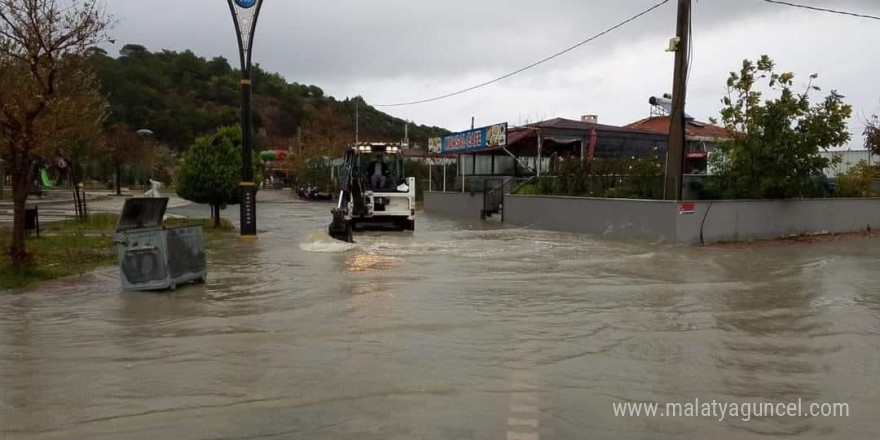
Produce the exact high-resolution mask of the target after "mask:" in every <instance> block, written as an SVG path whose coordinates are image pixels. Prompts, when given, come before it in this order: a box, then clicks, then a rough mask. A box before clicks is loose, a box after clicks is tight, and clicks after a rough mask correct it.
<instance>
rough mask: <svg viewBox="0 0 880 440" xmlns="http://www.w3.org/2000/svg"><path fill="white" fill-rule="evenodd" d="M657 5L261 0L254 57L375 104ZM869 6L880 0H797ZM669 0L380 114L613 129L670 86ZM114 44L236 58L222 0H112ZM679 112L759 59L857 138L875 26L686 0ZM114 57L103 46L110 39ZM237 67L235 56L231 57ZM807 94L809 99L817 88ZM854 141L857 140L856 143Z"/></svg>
mask: <svg viewBox="0 0 880 440" xmlns="http://www.w3.org/2000/svg"><path fill="white" fill-rule="evenodd" d="M659 1H660V0H590V1H584V0H542V1H534V0H531V1H526V0H478V1H474V0H469V1H464V0H441V1H427V0H321V1H318V0H295V1H294V0H265V5H264V6H263V12H262V16H261V18H260V24H259V28H258V31H257V37H256V43H255V48H254V55H253V59H254V62H258V63H260V64H261V65H262V66H263V67H264V68H265V69H267V70H269V71H275V72H279V73H281V74H282V75H284V76H285V77H286V78H287V79H288V80H290V81H297V82H300V83H307V84H315V85H318V86H320V87H322V88H323V89H324V90H325V91H326V92H327V93H328V94H331V95H333V96H336V97H337V98H340V99H344V98H345V97H349V96H356V95H361V96H363V97H364V98H365V99H366V100H367V102H369V103H370V104H384V103H396V102H401V101H412V100H418V99H423V98H430V97H433V96H436V95H442V94H445V93H448V92H452V91H456V90H459V89H462V88H465V87H468V86H471V85H473V84H475V83H480V82H482V81H486V80H488V79H491V78H494V77H497V76H500V75H503V74H505V73H508V72H510V71H512V70H515V69H517V68H519V67H522V66H523V65H526V64H529V63H531V62H533V61H536V60H538V59H540V58H543V57H544V56H547V55H549V54H552V53H555V52H557V51H559V50H560V49H562V48H565V47H567V46H570V45H572V44H574V43H576V42H578V41H581V40H583V39H586V38H587V37H589V36H591V35H593V34H595V33H597V32H599V31H601V30H603V29H605V28H607V27H609V26H611V25H614V24H616V23H618V22H620V21H622V20H624V19H626V18H629V17H630V16H632V15H635V14H636V13H638V12H641V11H642V10H644V9H647V8H648V7H650V6H651V5H653V4H655V3H658V2H659ZM796 1H797V2H799V3H803V4H810V5H815V6H826V7H832V8H838V9H846V10H851V11H855V12H862V13H868V14H873V15H880V1H878V0H796ZM676 3H677V2H676V1H674V0H673V1H670V2H669V3H668V4H666V5H665V6H663V7H662V8H661V9H659V10H657V11H654V12H653V13H651V14H650V15H648V16H645V17H644V18H642V19H640V20H639V21H637V22H635V23H632V24H630V25H628V26H627V27H624V28H621V29H619V30H618V31H616V32H614V33H612V34H609V35H607V36H605V37H602V38H601V39H599V40H596V41H595V42H593V43H590V44H588V45H586V46H583V47H581V48H580V49H577V50H575V51H573V52H570V53H568V54H567V55H565V56H563V57H562V58H559V59H556V60H554V61H552V62H550V63H548V64H545V65H543V66H540V67H538V68H535V69H532V70H530V71H528V72H525V73H523V74H521V75H519V76H516V77H514V78H511V79H508V80H505V81H504V82H501V83H498V84H495V85H492V86H489V87H486V88H484V89H481V90H478V91H475V92H472V93H469V94H466V95H463V96H459V97H454V98H450V99H447V100H444V101H440V102H434V103H428V104H421V105H416V106H410V107H395V108H387V109H385V108H383V109H382V110H384V111H387V112H388V113H391V114H393V115H395V116H398V117H401V118H406V119H410V120H413V121H415V122H417V123H421V124H429V125H439V126H442V127H444V128H448V129H450V130H461V129H466V128H468V127H469V125H470V118H471V116H474V117H476V121H477V125H489V124H493V123H497V122H504V121H506V122H509V123H511V124H513V125H518V124H521V123H525V122H530V121H531V122H533V121H535V120H539V119H549V118H553V117H557V116H559V117H566V118H572V119H578V118H579V117H580V116H581V115H584V114H598V115H599V117H600V122H603V123H608V124H617V125H622V124H626V123H629V122H633V121H636V120H638V119H641V118H644V117H647V116H648V112H649V105H648V104H647V100H648V98H649V97H650V96H652V95H658V94H662V93H665V92H669V91H670V89H671V88H672V68H673V66H672V64H673V55H672V54H669V53H666V52H665V51H664V49H665V48H666V46H667V42H668V40H669V38H671V37H672V36H673V35H674V33H675V8H676V5H675V4H676ZM107 8H108V10H109V12H110V13H111V14H113V15H114V16H115V17H116V18H117V19H118V20H119V24H118V25H117V27H116V29H115V30H114V37H115V38H116V39H117V45H116V49H117V50H118V48H119V47H121V45H122V44H125V43H139V44H143V45H145V46H147V48H149V49H151V50H160V49H174V50H184V49H192V50H193V51H194V52H196V53H197V54H198V55H200V56H205V57H212V56H216V55H223V56H225V57H227V58H228V59H230V60H237V57H236V55H235V54H236V41H235V37H234V30H233V25H232V19H231V17H230V15H229V8H228V6H227V5H226V1H225V0H178V1H174V0H151V1H144V0H107ZM693 21H694V45H695V58H694V64H693V67H692V73H691V80H690V92H689V93H690V96H689V99H688V112H689V113H691V114H692V115H694V116H695V117H697V118H699V119H703V120H705V119H708V118H709V117H713V116H714V117H717V116H718V111H719V109H720V103H719V101H720V98H721V97H722V95H723V94H724V92H725V82H726V79H727V76H728V74H729V72H730V71H731V70H736V69H737V68H738V66H740V65H741V62H742V60H743V59H744V58H752V59H754V58H756V57H758V56H759V55H761V54H767V55H770V56H771V57H772V58H773V59H775V60H776V61H777V65H778V66H779V68H780V70H784V71H793V72H795V73H796V74H798V75H799V78H800V79H801V80H802V82H803V83H804V84H805V82H806V80H807V77H808V76H809V74H811V73H819V74H820V78H819V85H820V86H822V87H823V92H827V91H829V90H831V89H837V90H838V91H840V93H842V94H844V95H845V96H846V97H847V102H849V103H850V104H852V105H853V106H854V108H855V111H856V117H854V119H853V121H851V124H850V125H851V129H852V131H853V132H854V133H860V132H861V129H862V128H863V126H864V124H863V123H862V120H863V115H868V114H872V113H876V112H878V111H880V74H878V72H880V56H878V54H877V50H878V49H877V41H880V21H873V20H864V19H857V18H852V17H842V16H837V15H832V14H827V13H819V12H811V11H806V10H801V9H795V8H791V7H785V6H777V5H772V4H768V3H765V2H763V1H760V0H695V3H694V18H693ZM108 49H109V50H110V51H111V52H114V53H115V52H116V50H114V48H108ZM236 62H237V61H236ZM817 98H818V97H817ZM860 144H861V136H860V135H859V136H858V138H857V139H854V144H853V146H857V145H860Z"/></svg>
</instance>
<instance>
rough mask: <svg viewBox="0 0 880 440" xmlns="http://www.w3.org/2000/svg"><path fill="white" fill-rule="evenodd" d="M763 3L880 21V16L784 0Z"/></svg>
mask: <svg viewBox="0 0 880 440" xmlns="http://www.w3.org/2000/svg"><path fill="white" fill-rule="evenodd" d="M762 1H764V2H767V3H773V4H776V5H783V6H791V7H793V8H802V9H809V10H811V11H819V12H830V13H832V14H839V15H848V16H850V17H858V18H867V19H870V20H880V16H876V15H868V14H858V13H855V12H849V11H841V10H837V9H829V8H820V7H818V6H810V5H802V4H798V3H791V2H787V1H782V0H762Z"/></svg>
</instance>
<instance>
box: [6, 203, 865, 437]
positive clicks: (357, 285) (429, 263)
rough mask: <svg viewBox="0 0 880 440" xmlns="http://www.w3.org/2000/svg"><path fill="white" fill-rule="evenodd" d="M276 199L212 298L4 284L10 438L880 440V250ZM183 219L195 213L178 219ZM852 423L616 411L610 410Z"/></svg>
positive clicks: (236, 249) (226, 256)
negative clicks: (348, 238)
mask: <svg viewBox="0 0 880 440" xmlns="http://www.w3.org/2000/svg"><path fill="white" fill-rule="evenodd" d="M328 210H329V205H325V204H305V203H286V204H263V205H260V208H259V220H260V228H261V229H262V230H263V232H262V233H261V239H260V240H259V241H258V242H255V243H250V242H237V241H236V242H232V243H229V244H228V245H225V246H223V247H222V248H220V249H216V250H214V251H212V252H211V253H210V255H209V263H210V280H209V283H208V284H207V285H204V286H194V287H189V288H184V289H180V290H178V291H176V292H173V293H159V294H143V293H140V294H130V293H120V292H119V287H118V279H117V273H116V271H115V269H113V268H108V269H101V270H97V271H95V272H94V273H92V274H90V275H89V276H87V277H85V278H84V279H82V280H69V281H62V282H54V283H49V284H45V285H42V286H40V287H37V288H33V289H29V290H26V291H16V292H6V293H0V438H4V439H159V438H163V439H276V438H277V439H282V438H302V439H377V440H378V439H542V438H546V439H585V438H591V439H592V438H599V439H622V438H645V439H648V438H650V439H657V438H661V439H663V438H669V439H672V438H713V439H767V438H793V437H797V438H817V439H819V438H821V439H824V438H841V439H861V438H864V439H868V438H876V435H877V434H876V432H877V431H878V430H880V418H878V416H877V414H878V412H880V394H878V390H880V385H878V384H880V354H878V353H880V351H878V348H880V338H878V334H880V270H878V269H880V242H878V241H877V240H870V239H864V240H858V239H857V240H847V241H840V242H829V243H818V244H797V243H795V244H783V245H780V246H772V247H756V248H749V247H745V248H687V247H672V246H666V245H647V244H634V243H618V242H612V241H606V240H602V239H597V238H594V237H589V236H583V235H574V234H563V233H554V232H541V231H531V230H523V229H515V228H507V227H504V226H501V225H480V224H476V223H475V224H468V223H460V222H455V221H451V220H448V219H443V218H439V217H434V216H430V215H422V216H421V217H420V219H419V223H418V230H417V231H416V232H415V234H395V233H364V234H359V235H358V237H357V239H358V241H359V243H358V244H357V245H355V246H347V245H345V244H341V243H337V242H332V241H330V240H329V239H327V238H325V237H324V234H323V230H324V227H325V225H326V223H327V221H328V218H329V214H328ZM178 212H181V213H187V212H186V210H185V209H184V210H178ZM696 398H699V399H700V400H701V401H707V400H709V401H710V400H712V399H715V400H718V401H725V402H790V401H795V402H796V401H797V400H798V399H803V400H804V401H806V402H845V403H848V404H849V406H850V417H848V418H780V417H777V418H761V419H753V420H751V421H750V422H744V421H741V420H733V421H731V420H725V421H724V422H718V421H716V420H715V419H713V418H659V417H654V418H645V417H642V418H619V417H615V416H614V413H613V409H612V404H613V403H616V402H692V401H694V399H696Z"/></svg>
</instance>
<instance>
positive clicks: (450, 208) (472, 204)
mask: <svg viewBox="0 0 880 440" xmlns="http://www.w3.org/2000/svg"><path fill="white" fill-rule="evenodd" d="M482 210H483V195H482V194H474V195H471V194H470V193H453V192H446V193H443V192H426V193H425V211H427V212H430V213H433V214H440V215H444V216H446V217H452V218H457V219H462V220H474V219H476V220H479V219H480V211H482Z"/></svg>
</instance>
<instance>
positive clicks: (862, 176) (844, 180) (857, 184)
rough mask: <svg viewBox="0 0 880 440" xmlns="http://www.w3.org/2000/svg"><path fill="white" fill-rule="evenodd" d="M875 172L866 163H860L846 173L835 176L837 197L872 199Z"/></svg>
mask: <svg viewBox="0 0 880 440" xmlns="http://www.w3.org/2000/svg"><path fill="white" fill-rule="evenodd" d="M876 177H877V170H876V169H874V167H872V166H871V165H868V163H867V162H865V161H864V160H863V161H860V162H859V163H857V164H856V165H855V166H853V167H852V168H850V169H849V170H848V171H847V172H846V173H843V174H838V175H837V195H838V197H873V196H874V190H873V188H872V186H873V185H874V179H875V178H876Z"/></svg>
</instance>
